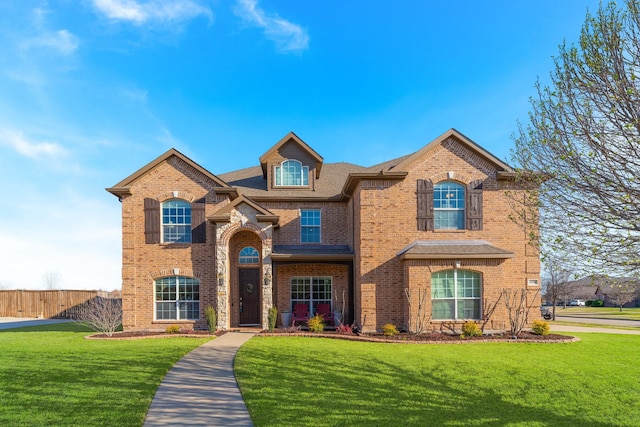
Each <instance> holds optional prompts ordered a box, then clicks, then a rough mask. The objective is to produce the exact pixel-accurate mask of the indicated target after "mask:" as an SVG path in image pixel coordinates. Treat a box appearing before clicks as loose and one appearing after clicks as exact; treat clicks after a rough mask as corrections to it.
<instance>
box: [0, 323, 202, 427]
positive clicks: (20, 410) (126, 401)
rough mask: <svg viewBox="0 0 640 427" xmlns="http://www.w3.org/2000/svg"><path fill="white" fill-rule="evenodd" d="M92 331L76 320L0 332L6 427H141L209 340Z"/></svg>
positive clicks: (0, 414) (0, 417)
mask: <svg viewBox="0 0 640 427" xmlns="http://www.w3.org/2000/svg"><path fill="white" fill-rule="evenodd" d="M88 333H89V330H88V329H84V328H83V327H82V326H79V325H77V324H73V323H63V324H57V325H49V326H34V327H29V328H20V329H13V330H4V331H0V402H2V406H1V407H2V409H0V425H11V426H23V425H24V426H27V425H28V426H141V425H142V423H143V421H144V417H145V415H146V412H147V409H148V408H149V405H150V404H151V399H152V398H153V395H154V393H155V390H156V389H157V387H158V385H159V384H160V382H161V381H162V378H163V377H164V375H165V374H166V373H167V372H168V370H169V369H170V368H171V366H173V364H174V363H175V362H176V361H178V360H179V359H180V358H181V357H182V356H183V355H185V354H186V353H188V352H189V351H191V350H192V349H194V348H196V347H198V346H199V345H201V344H202V343H204V342H205V341H207V339H201V338H170V339H142V340H128V341H124V340H123V341H120V340H118V341H116V340H100V341H98V340H85V339H84V338H83V337H84V336H85V335H88Z"/></svg>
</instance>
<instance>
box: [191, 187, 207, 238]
mask: <svg viewBox="0 0 640 427" xmlns="http://www.w3.org/2000/svg"><path fill="white" fill-rule="evenodd" d="M204 208H205V199H204V198H202V199H198V200H196V201H195V202H193V203H192V204H191V243H206V242H207V219H206V218H205V210H204Z"/></svg>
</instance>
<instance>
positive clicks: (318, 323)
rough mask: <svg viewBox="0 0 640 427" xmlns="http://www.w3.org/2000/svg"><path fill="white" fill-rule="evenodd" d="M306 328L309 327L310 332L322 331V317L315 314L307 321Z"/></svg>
mask: <svg viewBox="0 0 640 427" xmlns="http://www.w3.org/2000/svg"><path fill="white" fill-rule="evenodd" d="M307 326H309V330H310V331H311V332H322V331H324V317H322V316H321V315H319V314H316V315H315V316H313V317H312V318H311V319H309V320H307Z"/></svg>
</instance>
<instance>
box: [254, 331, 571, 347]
mask: <svg viewBox="0 0 640 427" xmlns="http://www.w3.org/2000/svg"><path fill="white" fill-rule="evenodd" d="M257 336H303V337H315V338H333V339H343V340H353V341H369V342H385V343H404V344H466V343H474V342H475V343H478V342H520V343H527V342H528V343H532V342H535V343H567V342H576V341H579V339H578V338H576V337H573V336H569V335H558V334H549V335H536V334H534V333H532V332H527V331H523V332H520V333H519V334H518V336H517V338H516V339H514V338H513V337H511V334H509V333H500V334H490V335H483V336H480V337H461V336H460V335H454V334H448V333H441V332H431V333H426V334H420V335H412V334H406V333H400V334H397V335H392V336H387V335H383V334H364V333H362V334H360V335H355V334H351V335H345V334H338V333H336V332H323V333H312V332H307V331H292V332H291V331H284V330H275V331H274V332H265V331H263V332H262V333H261V334H259V335H257Z"/></svg>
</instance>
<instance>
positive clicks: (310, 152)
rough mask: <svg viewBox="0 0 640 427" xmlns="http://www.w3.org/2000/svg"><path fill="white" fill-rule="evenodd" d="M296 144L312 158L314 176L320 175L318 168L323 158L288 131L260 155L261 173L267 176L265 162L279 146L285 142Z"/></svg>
mask: <svg viewBox="0 0 640 427" xmlns="http://www.w3.org/2000/svg"><path fill="white" fill-rule="evenodd" d="M289 143H291V144H296V145H297V146H298V147H299V148H300V149H302V151H304V152H305V153H306V154H308V155H309V157H311V158H312V159H313V161H314V162H315V164H316V178H318V177H320V169H322V163H323V162H324V159H323V158H322V156H321V155H320V154H318V153H317V152H316V151H315V150H314V149H313V148H311V147H310V146H309V145H307V143H305V142H304V141H303V140H302V139H300V138H299V137H298V135H296V134H295V133H293V132H289V133H288V134H286V135H285V136H284V138H282V139H281V140H280V141H278V142H277V143H276V144H275V145H274V146H273V147H271V148H270V149H269V150H268V151H267V152H266V153H264V154H263V155H262V156H260V166H261V167H262V174H263V175H264V176H265V177H266V176H267V162H268V160H269V158H270V157H271V156H272V155H274V154H275V153H277V152H278V151H279V150H280V149H281V148H283V147H284V146H285V145H286V144H289Z"/></svg>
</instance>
